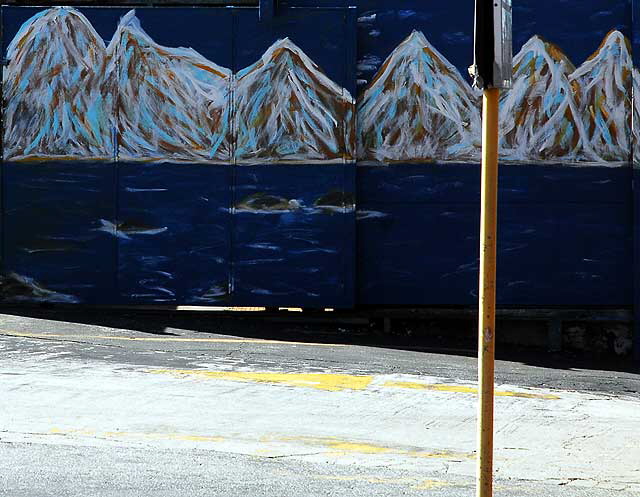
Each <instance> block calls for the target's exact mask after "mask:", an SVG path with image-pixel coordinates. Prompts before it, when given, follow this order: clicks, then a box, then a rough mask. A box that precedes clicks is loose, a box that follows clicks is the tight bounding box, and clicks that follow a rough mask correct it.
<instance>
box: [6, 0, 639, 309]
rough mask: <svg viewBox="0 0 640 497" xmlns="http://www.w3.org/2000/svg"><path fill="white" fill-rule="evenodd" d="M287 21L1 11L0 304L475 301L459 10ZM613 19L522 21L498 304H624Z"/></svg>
mask: <svg viewBox="0 0 640 497" xmlns="http://www.w3.org/2000/svg"><path fill="white" fill-rule="evenodd" d="M294 3H295V8H293V7H292V8H289V7H287V6H283V7H282V8H281V9H280V10H279V12H278V15H277V16H276V17H274V19H273V20H272V21H268V22H263V21H259V19H258V16H257V11H256V9H247V8H243V9H241V8H228V9H223V8H209V9H206V8H203V9H173V10H172V9H171V8H157V9H156V8H147V9H138V12H137V13H136V12H135V11H127V10H123V9H116V8H112V9H103V8H95V9H82V8H80V9H74V8H69V7H59V8H52V9H46V10H40V9H31V10H28V12H29V14H28V15H27V14H25V13H23V12H27V10H26V9H25V10H21V9H20V8H7V7H3V23H4V25H5V26H4V28H5V29H4V30H3V31H4V33H5V36H6V38H5V39H4V40H3V50H4V51H5V62H4V72H3V97H4V102H3V106H4V128H3V132H2V138H3V167H2V182H3V185H4V187H3V205H4V212H3V216H2V223H1V227H2V230H3V251H2V254H3V260H2V264H3V266H4V268H3V271H2V276H1V277H0V297H1V298H2V299H4V300H9V301H19V302H23V301H30V302H33V301H37V302H42V301H46V302H63V303H78V302H91V303H126V304H129V303H170V304H180V303H184V304H203V305H266V306H311V307H350V306H353V305H355V304H363V305H440V304H442V305H460V304H473V303H474V302H475V299H476V297H477V292H476V286H477V281H476V280H477V278H476V275H477V271H478V267H477V266H478V264H477V245H478V242H477V233H476V231H477V216H478V212H477V210H478V209H477V205H478V201H479V167H478V164H479V160H480V152H481V138H480V133H481V95H480V94H479V93H478V92H477V91H475V90H474V89H472V88H471V86H470V84H469V81H470V78H469V77H468V76H467V74H466V68H467V67H468V65H469V64H470V62H471V56H472V50H471V46H472V32H471V30H472V27H473V22H472V5H473V1H472V0H465V1H464V2H461V5H463V4H464V5H466V6H467V7H468V8H467V9H464V8H462V7H460V8H458V7H456V14H455V15H452V12H453V10H452V9H453V7H451V6H450V5H446V4H443V3H441V2H418V1H417V0H394V1H393V2H392V1H391V0H382V1H380V0H375V1H373V0H371V1H369V0H360V1H358V2H355V3H356V4H357V10H356V9H347V8H343V7H342V6H341V7H339V8H338V7H336V6H334V7H330V8H317V7H318V5H316V3H314V2H313V1H312V0H295V2H293V3H291V5H293V4H294ZM329 4H330V2H328V3H325V4H323V5H325V6H326V5H329ZM287 5H289V4H287ZM625 5H626V0H588V1H584V0H567V1H565V2H561V5H560V4H559V3H558V2H557V1H556V0H536V2H534V1H533V0H527V1H523V2H518V4H517V5H515V6H514V35H515V40H516V41H515V44H514V49H515V50H514V52H515V53H516V56H515V57H514V78H513V88H512V89H511V90H509V91H507V92H503V94H502V100H501V126H502V129H501V142H500V156H501V159H502V162H503V163H504V164H505V167H504V168H502V169H501V177H500V185H501V192H500V195H501V205H502V209H503V211H502V212H501V214H500V219H501V228H500V229H501V232H500V240H501V243H500V245H499V257H500V259H501V261H502V266H501V268H502V270H501V272H500V275H499V277H500V278H501V279H500V281H499V283H500V289H499V292H498V295H499V299H500V301H501V303H506V304H510V305H544V304H547V305H572V306H575V305H578V306H579V305H583V304H587V305H612V306H613V305H624V304H626V303H627V302H628V300H629V298H630V297H629V295H631V294H632V281H631V277H630V276H629V274H630V271H629V267H630V266H631V264H632V262H631V261H632V253H631V251H632V240H631V233H630V229H631V226H632V220H631V219H630V216H631V212H632V210H631V207H630V206H629V202H630V199H631V193H630V186H629V185H630V184H631V169H632V168H631V167H627V166H630V164H631V162H632V161H636V163H639V164H640V148H639V147H640V131H639V129H640V128H639V127H638V126H637V125H635V124H636V123H638V122H640V99H633V98H632V94H633V93H634V92H635V93H637V94H640V88H639V87H638V85H640V72H639V71H638V69H637V68H635V67H634V63H633V60H632V53H631V47H630V43H629V37H630V25H631V24H630V23H631V19H630V18H629V16H628V12H627V11H626V10H625V9H626V7H625ZM551 8H553V9H555V11H557V15H556V16H554V18H553V19H548V18H547V17H545V16H544V15H543V13H542V12H544V11H545V9H547V10H548V9H551ZM354 11H355V12H354ZM578 18H579V19H580V20H581V21H580V23H578V22H577V21H575V19H578ZM168 24H171V26H172V29H166V26H167V25H168ZM578 24H579V25H578ZM174 25H175V26H174ZM174 27H175V29H174ZM356 30H357V33H358V42H357V46H356V44H355V38H356V36H355V32H356ZM7 33H8V34H7ZM183 46H185V47H190V46H192V47H194V48H181V47H183ZM563 50H564V51H563ZM565 51H566V52H565ZM350 57H352V58H350ZM574 64H577V66H576V65H574ZM636 66H637V61H636ZM632 152H633V153H632ZM575 166H580V167H575ZM603 166H607V167H603ZM356 203H357V208H356ZM356 217H357V222H356ZM523 261H526V263H525V262H523ZM356 274H357V277H356ZM540 275H547V276H546V277H544V278H542V277H540Z"/></svg>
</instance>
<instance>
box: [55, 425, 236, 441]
mask: <svg viewBox="0 0 640 497" xmlns="http://www.w3.org/2000/svg"><path fill="white" fill-rule="evenodd" d="M49 433H50V434H52V435H71V436H74V435H75V436H85V437H94V438H113V439H118V438H120V439H121V438H125V439H126V438H129V439H142V440H178V441H182V442H223V441H224V437H216V436H208V435H189V434H182V433H136V432H129V431H102V432H101V431H94V430H60V429H59V428H52V429H51V430H49Z"/></svg>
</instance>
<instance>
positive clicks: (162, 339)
mask: <svg viewBox="0 0 640 497" xmlns="http://www.w3.org/2000/svg"><path fill="white" fill-rule="evenodd" d="M0 335H2V336H8V337H19V338H72V339H87V340H125V341H139V342H202V343H253V344H257V345H266V344H275V345H308V346H310V347H345V346H346V345H345V344H340V343H314V342H294V341H287V340H262V339H259V338H184V337H128V336H118V335H65V334H59V333H21V332H18V331H1V332H0Z"/></svg>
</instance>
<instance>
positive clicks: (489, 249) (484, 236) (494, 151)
mask: <svg viewBox="0 0 640 497" xmlns="http://www.w3.org/2000/svg"><path fill="white" fill-rule="evenodd" d="M499 99H500V90H499V89H497V88H488V89H485V90H484V94H483V98H482V104H483V105H482V180H481V207H480V287H479V288H480V294H479V312H478V318H479V319H478V382H479V385H478V392H479V402H478V461H477V462H478V471H477V493H476V495H477V496H478V497H492V495H493V386H494V362H495V325H496V234H497V217H498V216H497V207H498V101H499Z"/></svg>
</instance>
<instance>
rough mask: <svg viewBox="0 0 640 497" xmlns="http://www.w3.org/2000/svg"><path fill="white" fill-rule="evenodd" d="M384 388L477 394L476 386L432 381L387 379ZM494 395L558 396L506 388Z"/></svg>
mask: <svg viewBox="0 0 640 497" xmlns="http://www.w3.org/2000/svg"><path fill="white" fill-rule="evenodd" d="M382 386H383V387H386V388H413V389H416V390H434V391H436V392H453V393H471V394H477V393H478V389H477V388H476V387H468V386H464V385H443V384H433V383H418V382H415V381H387V382H385V383H384V384H383V385H382ZM495 395H496V397H521V398H524V399H547V400H557V399H559V398H560V397H558V396H557V395H552V394H548V393H525V392H509V391H506V390H496V392H495Z"/></svg>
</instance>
